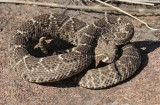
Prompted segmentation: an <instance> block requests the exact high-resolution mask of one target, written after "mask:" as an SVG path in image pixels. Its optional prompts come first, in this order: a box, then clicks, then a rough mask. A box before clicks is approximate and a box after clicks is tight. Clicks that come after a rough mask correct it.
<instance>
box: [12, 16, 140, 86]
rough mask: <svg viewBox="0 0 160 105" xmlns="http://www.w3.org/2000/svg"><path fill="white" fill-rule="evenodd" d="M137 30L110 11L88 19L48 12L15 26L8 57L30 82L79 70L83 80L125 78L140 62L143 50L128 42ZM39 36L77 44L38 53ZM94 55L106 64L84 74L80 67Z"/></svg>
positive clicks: (53, 79) (111, 82)
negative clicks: (91, 21)
mask: <svg viewBox="0 0 160 105" xmlns="http://www.w3.org/2000/svg"><path fill="white" fill-rule="evenodd" d="M133 35H134V27H133V25H132V23H131V22H130V21H128V20H127V19H126V18H124V17H119V16H113V15H106V16H105V17H104V18H102V19H99V20H97V21H95V22H94V23H93V24H90V25H89V24H87V23H86V22H83V21H81V20H79V19H77V18H73V17H69V16H67V15H63V14H44V15H39V16H36V17H33V18H32V19H30V20H28V21H26V22H24V23H23V24H22V25H21V26H20V27H19V28H18V29H17V30H16V32H15V34H14V35H13V37H12V38H11V41H10V44H9V57H10V62H11V65H12V67H13V69H14V70H15V71H16V72H17V73H18V74H19V75H20V76H21V77H22V78H23V79H25V80H27V81H29V82H34V83H44V82H56V81H59V80H63V79H66V78H69V77H72V76H75V75H76V74H78V75H77V79H76V81H77V83H78V84H79V85H80V86H82V87H85V88H90V89H100V88H106V87H108V86H112V85H114V84H117V83H119V82H122V81H123V80H126V79H127V78H128V77H130V76H131V75H133V73H134V72H135V71H136V70H137V69H138V68H139V66H140V64H141V56H140V53H139V51H138V49H137V48H135V47H134V46H133V44H131V43H130V40H131V39H132V37H133ZM41 37H46V39H52V40H53V41H57V40H62V41H66V42H67V43H69V44H71V45H73V46H72V48H69V49H70V51H68V52H67V53H58V54H51V55H48V56H39V57H38V56H35V55H33V54H32V51H33V50H34V46H36V44H37V43H38V41H39V39H40V38H41ZM54 46H55V47H56V46H62V47H65V46H66V45H64V44H63V43H62V45H61V44H58V43H57V45H54ZM55 47H53V49H54V48H55ZM94 61H95V65H96V66H97V65H99V64H100V63H104V66H102V67H98V66H97V68H92V69H90V70H88V71H86V72H85V74H83V75H82V74H81V73H80V72H81V71H84V70H85V69H86V68H87V67H89V66H90V65H91V63H93V62H94Z"/></svg>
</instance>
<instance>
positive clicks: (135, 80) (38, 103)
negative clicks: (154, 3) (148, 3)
mask: <svg viewBox="0 0 160 105" xmlns="http://www.w3.org/2000/svg"><path fill="white" fill-rule="evenodd" d="M35 1H37V0H35ZM41 1H42V0H41ZM43 1H46V2H54V1H56V0H43ZM57 3H61V4H67V5H68V4H69V2H68V1H67V0H66V1H65V2H64V0H59V1H58V2H57ZM125 5H127V4H125ZM126 7H128V8H129V6H126ZM147 8H148V7H147ZM157 9H160V8H157ZM64 11H65V10H64V9H59V8H49V7H41V6H36V5H18V4H3V3H0V87H1V88H0V94H1V95H0V105H160V82H159V81H160V30H158V31H152V30H149V29H148V28H146V27H145V26H144V25H142V24H141V23H139V22H138V21H136V20H134V19H132V18H129V17H127V16H126V17H127V18H128V19H129V20H130V21H132V22H133V24H134V26H135V35H134V38H133V39H132V42H133V43H134V44H135V45H136V46H137V48H139V50H140V52H141V55H142V64H141V67H140V68H139V70H138V71H137V73H136V74H135V75H134V76H133V77H132V78H130V79H129V80H127V81H125V82H124V83H122V84H119V85H116V86H114V87H110V88H107V89H102V90H89V89H85V88H82V87H78V86H75V85H74V83H73V82H72V81H71V80H65V81H62V82H58V83H53V84H50V85H38V84H33V83H29V82H26V81H24V80H22V79H21V78H20V77H19V76H18V75H17V74H16V72H15V71H13V70H12V68H11V67H10V65H9V59H8V55H7V52H8V49H7V46H8V42H9V40H10V37H11V36H12V35H13V31H14V30H15V28H16V27H18V26H20V24H21V23H22V22H24V21H26V20H27V19H30V18H32V17H33V16H37V15H40V14H46V13H63V12H64ZM153 12H154V11H153ZM66 14H67V15H69V16H74V17H77V18H79V19H81V20H83V21H85V22H88V23H92V22H93V21H94V20H96V19H97V18H100V17H102V16H103V14H102V13H95V12H94V13H93V12H90V13H87V12H82V11H76V10H67V11H66ZM138 17H139V18H140V19H141V20H144V21H145V22H147V23H148V24H149V25H150V26H152V27H154V28H158V29H160V15H154V14H153V15H140V16H138Z"/></svg>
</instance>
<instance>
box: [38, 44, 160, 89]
mask: <svg viewBox="0 0 160 105" xmlns="http://www.w3.org/2000/svg"><path fill="white" fill-rule="evenodd" d="M133 44H134V45H135V46H136V47H137V48H138V49H139V51H140V53H141V57H142V59H141V62H142V63H141V66H140V67H139V69H138V70H137V71H136V72H135V73H134V74H133V75H132V76H131V77H129V78H128V79H126V80H125V81H123V82H120V83H118V84H116V85H113V86H110V87H107V88H104V89H109V88H112V87H115V86H117V85H120V84H123V83H125V82H128V81H130V80H131V79H133V78H134V77H135V76H137V75H138V74H140V73H141V71H142V70H143V69H144V68H145V67H146V66H147V64H148V60H149V57H148V53H150V52H153V51H154V50H155V49H157V48H159V47H160V41H137V42H133ZM40 85H43V86H51V87H59V88H69V87H76V86H77V84H75V83H74V82H73V78H68V79H65V80H61V81H58V82H53V83H43V84H40Z"/></svg>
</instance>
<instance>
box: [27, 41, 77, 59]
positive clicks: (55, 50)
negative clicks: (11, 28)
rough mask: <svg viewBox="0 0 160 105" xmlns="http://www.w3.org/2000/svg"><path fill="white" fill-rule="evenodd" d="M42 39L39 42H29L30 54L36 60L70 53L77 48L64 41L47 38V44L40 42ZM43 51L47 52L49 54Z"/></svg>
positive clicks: (28, 49)
mask: <svg viewBox="0 0 160 105" xmlns="http://www.w3.org/2000/svg"><path fill="white" fill-rule="evenodd" d="M40 39H41V38H40ZM40 39H39V41H28V43H27V44H28V45H27V46H28V47H27V48H26V49H27V51H28V53H29V54H30V55H32V56H34V57H36V58H42V57H47V56H52V55H58V54H63V53H68V52H71V49H72V48H73V47H75V45H73V44H72V43H70V42H67V41H65V40H63V39H58V38H56V39H53V38H47V39H46V40H44V41H45V42H40ZM43 50H46V51H47V53H45V51H43Z"/></svg>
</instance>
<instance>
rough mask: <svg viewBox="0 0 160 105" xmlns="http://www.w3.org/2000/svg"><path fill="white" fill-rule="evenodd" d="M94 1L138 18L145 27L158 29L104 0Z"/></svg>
mask: <svg viewBox="0 0 160 105" xmlns="http://www.w3.org/2000/svg"><path fill="white" fill-rule="evenodd" d="M95 1H97V2H99V3H101V4H103V5H105V6H109V7H112V8H114V9H116V10H118V11H120V12H122V13H124V14H126V15H128V16H130V17H132V18H134V19H136V20H138V21H139V22H141V23H142V24H144V25H145V26H146V27H147V28H149V29H151V30H158V29H155V28H151V27H150V26H149V25H148V24H147V23H146V22H144V21H142V20H140V19H138V18H137V17H135V16H133V15H131V14H129V13H128V12H126V11H124V10H122V9H120V8H118V7H115V6H113V5H110V4H108V3H105V2H103V1H100V0H95Z"/></svg>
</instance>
